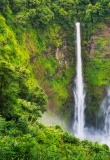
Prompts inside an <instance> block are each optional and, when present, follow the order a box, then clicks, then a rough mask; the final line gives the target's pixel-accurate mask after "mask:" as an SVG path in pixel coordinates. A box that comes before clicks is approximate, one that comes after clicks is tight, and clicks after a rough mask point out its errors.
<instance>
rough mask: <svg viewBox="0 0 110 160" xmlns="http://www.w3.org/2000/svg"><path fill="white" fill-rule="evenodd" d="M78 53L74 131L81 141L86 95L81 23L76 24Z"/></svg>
mask: <svg viewBox="0 0 110 160" xmlns="http://www.w3.org/2000/svg"><path fill="white" fill-rule="evenodd" d="M76 51H77V66H76V79H75V88H74V90H73V92H74V97H75V115H74V124H73V130H74V134H75V136H77V137H78V138H80V139H83V138H84V124H85V120H84V109H85V103H84V99H85V93H84V83H83V75H82V60H81V38H80V23H79V22H77V23H76Z"/></svg>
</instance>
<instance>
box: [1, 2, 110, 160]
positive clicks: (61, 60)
mask: <svg viewBox="0 0 110 160" xmlns="http://www.w3.org/2000/svg"><path fill="white" fill-rule="evenodd" d="M77 21H80V22H81V25H82V56H83V66H84V67H83V68H84V79H85V83H86V88H87V100H86V101H87V109H86V112H87V117H86V119H87V122H88V123H89V124H91V125H94V126H95V116H96V113H97V111H98V109H99V102H100V100H101V99H102V98H103V97H104V93H105V89H106V87H107V86H109V85H110V77H109V76H108V75H109V74H110V67H109V65H110V47H109V43H110V38H109V32H107V31H109V29H110V2H109V0H99V1H97V0H86V1H84V0H68V1H67V0H54V1H52V0H0V115H1V116H0V160H6V159H9V160H12V159H15V160H18V159H20V160H34V159H35V160H36V159H38V160H43V159H45V160H47V159H51V160H69V159H70V160H72V159H74V160H86V159H87V160H90V159H91V160H109V159H110V152H109V149H108V147H107V146H106V145H103V146H99V144H98V143H95V144H92V143H91V142H89V141H82V142H81V141H80V140H78V139H76V138H75V137H73V136H72V135H69V134H67V133H64V132H63V131H62V130H61V128H60V127H59V126H56V127H46V126H44V125H42V124H40V123H39V122H38V117H40V116H41V115H42V113H44V111H45V110H46V109H47V110H50V111H51V112H53V113H55V114H59V115H61V117H63V118H64V119H66V120H67V119H69V118H70V117H71V114H72V115H73V103H74V100H73V95H72V87H73V77H74V76H75V43H74V42H75V22H77Z"/></svg>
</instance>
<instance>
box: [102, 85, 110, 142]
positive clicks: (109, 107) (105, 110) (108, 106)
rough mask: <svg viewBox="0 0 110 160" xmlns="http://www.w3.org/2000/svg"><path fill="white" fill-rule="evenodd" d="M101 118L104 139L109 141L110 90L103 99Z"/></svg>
mask: <svg viewBox="0 0 110 160" xmlns="http://www.w3.org/2000/svg"><path fill="white" fill-rule="evenodd" d="M100 112H101V117H102V118H103V123H102V130H103V135H104V137H105V138H106V139H109V140H110V88H109V89H108V91H107V96H106V97H105V98H104V100H103V102H102V105H101V111H100Z"/></svg>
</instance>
